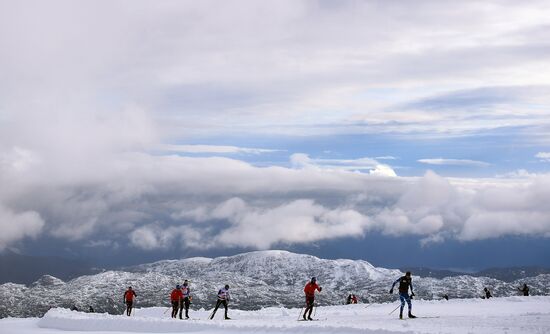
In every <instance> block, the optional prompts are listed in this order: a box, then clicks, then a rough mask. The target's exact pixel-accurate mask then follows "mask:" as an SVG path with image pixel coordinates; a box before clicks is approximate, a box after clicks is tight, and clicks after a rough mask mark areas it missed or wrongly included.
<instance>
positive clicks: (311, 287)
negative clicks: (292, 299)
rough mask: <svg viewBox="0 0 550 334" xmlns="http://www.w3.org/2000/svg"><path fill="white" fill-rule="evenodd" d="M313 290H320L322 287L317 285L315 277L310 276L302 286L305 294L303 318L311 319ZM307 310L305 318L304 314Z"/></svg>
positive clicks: (313, 299) (313, 300)
mask: <svg viewBox="0 0 550 334" xmlns="http://www.w3.org/2000/svg"><path fill="white" fill-rule="evenodd" d="M315 290H317V291H319V292H321V290H323V288H321V287H320V286H319V285H317V279H316V278H315V277H312V278H311V281H310V282H308V283H307V284H306V286H305V287H304V293H305V294H306V309H305V310H304V316H303V318H304V320H313V319H312V318H311V312H313V305H314V302H315ZM308 312H309V314H308V316H307V319H306V314H307V313H308Z"/></svg>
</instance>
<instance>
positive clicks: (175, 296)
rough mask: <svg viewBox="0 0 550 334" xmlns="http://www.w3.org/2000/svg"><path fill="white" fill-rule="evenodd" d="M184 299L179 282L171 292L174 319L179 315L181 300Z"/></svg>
mask: <svg viewBox="0 0 550 334" xmlns="http://www.w3.org/2000/svg"><path fill="white" fill-rule="evenodd" d="M182 299H183V293H182V292H181V287H180V285H179V284H178V285H176V288H175V289H174V290H172V293H171V294H170V302H171V303H172V318H174V319H175V318H176V317H177V316H178V309H179V305H180V301H181V300H182Z"/></svg>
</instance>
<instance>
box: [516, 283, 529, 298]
mask: <svg viewBox="0 0 550 334" xmlns="http://www.w3.org/2000/svg"><path fill="white" fill-rule="evenodd" d="M518 290H519V291H521V292H523V295H524V296H529V287H528V286H527V284H526V283H523V288H518Z"/></svg>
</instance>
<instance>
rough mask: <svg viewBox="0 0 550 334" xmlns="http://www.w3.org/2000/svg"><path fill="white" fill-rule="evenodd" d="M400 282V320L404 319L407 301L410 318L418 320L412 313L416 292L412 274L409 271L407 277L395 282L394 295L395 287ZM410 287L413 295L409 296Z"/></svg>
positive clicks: (391, 291)
mask: <svg viewBox="0 0 550 334" xmlns="http://www.w3.org/2000/svg"><path fill="white" fill-rule="evenodd" d="M397 282H399V299H400V300H401V308H400V309H399V319H403V308H404V307H405V301H406V302H407V305H408V306H409V318H416V316H414V315H413V314H412V313H411V312H412V303H411V298H413V297H414V291H413V286H412V278H411V272H410V271H407V272H406V273H405V276H402V277H400V278H398V279H397V280H395V282H393V284H392V286H391V289H390V293H393V287H394V286H395V285H396V284H397ZM409 287H410V288H411V295H410V296H409Z"/></svg>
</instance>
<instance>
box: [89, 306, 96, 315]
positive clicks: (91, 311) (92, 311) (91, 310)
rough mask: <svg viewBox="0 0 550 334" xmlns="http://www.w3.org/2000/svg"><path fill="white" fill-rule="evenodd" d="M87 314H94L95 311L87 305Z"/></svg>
mask: <svg viewBox="0 0 550 334" xmlns="http://www.w3.org/2000/svg"><path fill="white" fill-rule="evenodd" d="M88 312H90V313H94V312H95V311H94V308H93V307H92V305H89V306H88Z"/></svg>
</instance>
